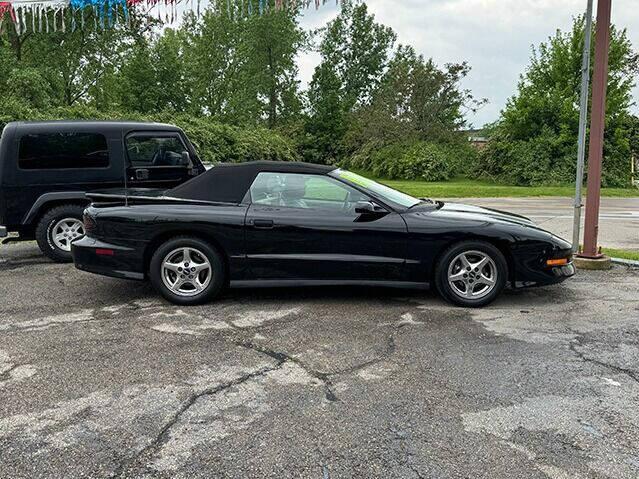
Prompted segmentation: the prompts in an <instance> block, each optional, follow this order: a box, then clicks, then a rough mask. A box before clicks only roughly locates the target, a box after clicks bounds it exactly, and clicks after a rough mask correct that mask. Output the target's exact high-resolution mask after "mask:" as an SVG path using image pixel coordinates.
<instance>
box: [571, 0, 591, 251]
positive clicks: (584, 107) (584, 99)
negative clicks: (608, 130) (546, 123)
mask: <svg viewBox="0 0 639 479" xmlns="http://www.w3.org/2000/svg"><path fill="white" fill-rule="evenodd" d="M592 2H593V0H588V6H587V7H586V16H585V18H584V51H583V56H582V59H581V95H580V109H579V137H578V140H577V178H576V180H575V218H574V221H573V226H572V251H573V252H574V253H576V252H578V251H579V238H580V229H581V207H582V206H583V204H582V202H581V187H582V185H583V182H584V161H585V157H586V122H587V121H588V89H589V87H590V44H591V40H592Z"/></svg>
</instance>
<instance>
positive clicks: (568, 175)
mask: <svg viewBox="0 0 639 479" xmlns="http://www.w3.org/2000/svg"><path fill="white" fill-rule="evenodd" d="M583 42H584V18H583V17H581V18H577V19H575V20H574V22H573V26H572V29H571V30H570V31H568V32H561V31H557V33H556V34H555V35H554V36H552V37H550V38H549V39H548V41H546V42H543V43H542V44H541V45H540V46H539V47H538V48H535V49H533V53H532V57H531V62H530V65H529V66H528V68H527V69H526V72H525V73H524V74H523V75H522V76H521V79H520V81H519V85H518V91H517V93H516V94H515V96H513V97H512V98H511V99H510V100H509V101H508V103H507V105H506V108H505V109H504V110H503V112H502V115H501V118H500V120H499V122H498V124H497V125H496V128H495V134H494V137H493V140H492V141H491V143H490V145H489V147H488V148H487V149H486V150H485V152H484V155H483V158H484V161H483V162H482V163H481V165H480V168H481V169H482V170H483V171H484V172H487V173H488V174H490V175H492V176H496V177H498V178H501V179H504V180H508V181H512V182H515V183H518V184H532V183H541V182H544V183H548V182H554V183H562V182H563V183H565V182H570V181H572V180H573V179H574V172H575V164H576V156H577V134H578V125H579V91H580V82H581V54H582V47H583ZM593 51H594V48H593ZM591 63H593V64H594V61H593V62H591ZM609 69H610V76H609V81H608V94H607V106H606V111H607V114H606V135H605V138H606V139H605V146H604V162H603V184H604V185H606V186H625V185H627V184H628V183H629V181H630V147H629V142H628V134H627V133H628V125H629V120H628V117H629V109H630V107H631V105H632V104H633V103H632V88H633V87H634V82H635V80H634V78H635V77H636V75H637V73H638V72H639V56H638V55H637V53H636V52H635V51H634V50H633V48H632V44H631V42H630V41H629V40H628V37H627V34H626V31H625V30H618V29H617V28H615V27H612V32H611V45H610V64H609ZM533 151H534V152H537V154H534V155H533V154H530V152H533Z"/></svg>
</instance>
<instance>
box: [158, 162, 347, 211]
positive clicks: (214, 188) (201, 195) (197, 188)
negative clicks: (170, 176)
mask: <svg viewBox="0 0 639 479" xmlns="http://www.w3.org/2000/svg"><path fill="white" fill-rule="evenodd" d="M335 169H336V167H335V166H325V165H314V164H311V163H298V162H288V161H250V162H247V163H222V164H219V165H216V166H214V167H213V168H211V169H210V170H209V171H207V172H206V173H202V174H201V175H198V176H196V177H195V178H193V179H192V180H189V181H187V182H186V183H182V184H181V185H179V186H177V187H175V188H173V189H171V190H168V191H167V192H166V196H169V197H174V198H183V199H188V200H198V201H219V202H223V203H240V202H241V201H242V199H243V198H244V196H245V195H246V192H247V190H248V189H249V187H250V186H251V184H252V183H253V180H255V177H256V176H257V175H258V174H259V173H261V172H263V171H266V172H273V173H302V174H315V175H325V174H326V173H328V172H330V171H333V170H335Z"/></svg>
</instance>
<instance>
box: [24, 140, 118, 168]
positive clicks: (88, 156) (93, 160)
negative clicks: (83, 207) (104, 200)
mask: <svg viewBox="0 0 639 479" xmlns="http://www.w3.org/2000/svg"><path fill="white" fill-rule="evenodd" d="M108 166H109V150H108V147H107V140H106V138H105V137H104V135H100V134H97V133H38V134H30V135H25V136H23V137H22V138H20V146H19V150H18V167H19V168H20V169H22V170H68V169H85V168H108Z"/></svg>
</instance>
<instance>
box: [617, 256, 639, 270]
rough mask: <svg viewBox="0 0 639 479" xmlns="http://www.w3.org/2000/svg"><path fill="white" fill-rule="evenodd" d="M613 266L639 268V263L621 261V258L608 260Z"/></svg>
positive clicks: (626, 260) (628, 260) (629, 260)
mask: <svg viewBox="0 0 639 479" xmlns="http://www.w3.org/2000/svg"><path fill="white" fill-rule="evenodd" d="M610 261H612V262H613V263H615V264H623V265H625V266H630V267H632V268H639V261H634V260H631V259H622V258H610Z"/></svg>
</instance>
